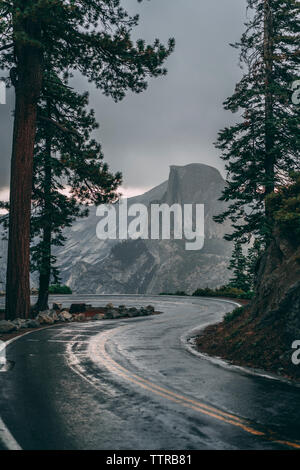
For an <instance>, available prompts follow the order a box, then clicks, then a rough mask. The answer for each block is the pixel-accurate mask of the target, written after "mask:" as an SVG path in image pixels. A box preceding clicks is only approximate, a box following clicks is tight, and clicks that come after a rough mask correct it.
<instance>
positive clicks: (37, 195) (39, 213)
mask: <svg viewBox="0 0 300 470" xmlns="http://www.w3.org/2000/svg"><path fill="white" fill-rule="evenodd" d="M87 104H88V95H87V93H85V94H83V95H79V94H78V93H76V92H75V91H74V90H72V89H71V88H69V87H68V86H66V85H65V84H64V83H63V81H62V80H61V79H60V78H59V77H58V76H57V75H55V74H53V73H52V72H48V73H47V75H46V74H45V77H44V86H43V90H42V100H41V102H40V104H39V107H38V127H37V136H36V147H35V157H34V179H33V213H32V220H31V224H32V237H33V246H32V249H31V251H32V271H38V273H39V296H38V301H37V304H36V306H35V309H36V310H37V311H41V310H46V309H47V308H48V295H49V284H50V280H51V277H52V279H53V281H54V282H57V281H58V269H57V267H56V258H55V256H53V254H52V250H51V247H52V246H61V245H63V243H64V241H65V237H64V235H63V229H64V228H65V227H68V226H70V225H71V224H72V222H73V221H74V220H75V218H76V217H84V216H87V215H88V212H89V209H88V204H91V203H94V204H96V205H98V204H102V203H108V202H113V201H114V200H115V199H116V197H117V194H116V190H117V187H118V185H119V184H120V182H121V174H120V173H117V174H116V175H113V174H111V173H110V172H109V171H108V167H107V165H106V164H104V163H103V155H102V152H101V147H100V145H99V144H98V143H97V142H96V141H95V140H93V139H91V133H92V132H93V130H94V129H96V128H97V127H98V125H97V123H96V121H95V117H94V112H93V111H90V112H87V111H86V109H85V108H86V106H87ZM65 188H68V192H67V193H66V192H63V190H64V189H65Z"/></svg>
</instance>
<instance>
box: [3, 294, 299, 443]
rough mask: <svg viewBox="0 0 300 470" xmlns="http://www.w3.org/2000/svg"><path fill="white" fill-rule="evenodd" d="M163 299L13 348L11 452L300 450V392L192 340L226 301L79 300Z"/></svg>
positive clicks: (7, 431)
mask: <svg viewBox="0 0 300 470" xmlns="http://www.w3.org/2000/svg"><path fill="white" fill-rule="evenodd" d="M74 300H75V301H80V300H83V301H86V302H87V303H92V304H94V305H100V304H101V305H105V304H106V303H108V302H112V303H114V304H115V305H119V304H124V303H125V304H126V305H134V306H142V305H148V304H152V305H155V307H156V310H160V311H163V312H164V314H163V315H158V316H152V317H145V318H135V319H126V320H111V321H109V320H107V321H99V322H92V323H82V324H75V323H74V324H73V323H71V324H67V325H63V326H61V325H59V326H55V327H51V328H48V329H45V330H41V331H37V332H34V333H32V334H29V335H25V336H23V337H22V338H20V339H18V340H17V341H15V342H13V343H12V344H10V345H9V346H8V348H7V358H8V360H9V361H10V362H9V364H10V365H11V367H10V368H8V369H9V370H7V371H6V372H1V373H0V417H1V419H0V449H5V448H16V447H18V446H19V447H20V448H22V449H45V450H46V449H116V450H131V449H136V450H138V449H145V450H150V449H156V450H172V449H181V450H192V449H294V448H300V442H299V439H300V431H299V418H300V393H299V388H298V389H297V388H295V387H293V386H290V385H288V384H283V383H280V382H277V381H275V380H270V379H266V378H261V377H255V376H249V375H247V374H245V373H243V372H236V371H235V370H230V369H229V370H228V369H223V368H221V367H218V366H217V365H214V364H212V363H210V362H208V361H206V360H203V359H200V358H199V357H196V356H194V355H192V354H191V353H190V352H188V350H186V349H185V347H184V344H183V343H182V339H181V338H182V337H183V336H184V334H185V333H187V332H188V331H189V330H191V329H192V328H195V327H198V326H199V327H200V326H201V325H204V324H207V323H215V322H216V321H218V320H220V319H221V318H222V317H223V316H224V314H225V313H226V312H228V311H230V310H232V308H233V307H234V306H233V305H232V304H230V303H227V302H225V301H222V300H213V299H198V298H177V297H142V296H126V298H124V296H109V297H108V296H105V297H101V296H86V297H84V296H80V297H79V296H78V297H75V296H72V298H71V299H70V297H66V298H64V299H62V301H63V303H64V305H65V306H66V304H67V303H68V302H69V303H70V302H71V301H74Z"/></svg>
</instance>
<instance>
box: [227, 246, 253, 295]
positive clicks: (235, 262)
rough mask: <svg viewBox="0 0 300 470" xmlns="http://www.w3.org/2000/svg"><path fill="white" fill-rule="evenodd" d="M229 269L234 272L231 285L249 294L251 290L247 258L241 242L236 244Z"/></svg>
mask: <svg viewBox="0 0 300 470" xmlns="http://www.w3.org/2000/svg"><path fill="white" fill-rule="evenodd" d="M229 269H230V270H231V271H232V272H233V277H232V278H231V279H230V281H229V285H230V286H231V287H235V288H236V289H242V290H243V291H245V292H247V291H248V290H249V289H250V282H249V277H248V275H247V258H246V256H245V255H244V253H243V248H242V244H241V242H239V241H236V242H235V246H234V250H233V252H232V258H231V261H230V264H229Z"/></svg>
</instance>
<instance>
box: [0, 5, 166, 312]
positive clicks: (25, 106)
mask: <svg viewBox="0 0 300 470" xmlns="http://www.w3.org/2000/svg"><path fill="white" fill-rule="evenodd" d="M0 18H1V20H0V41H1V43H2V45H1V46H0V67H2V68H6V69H8V68H9V69H10V81H11V83H12V84H13V86H14V87H15V94H16V104H15V117H14V137H13V149H12V159H11V187H10V215H9V217H10V221H9V245H8V263H7V282H6V317H7V318H15V317H24V316H25V317H26V316H28V314H29V310H30V298H29V263H30V215H31V191H32V178H33V153H34V145H35V134H36V122H37V107H38V101H39V97H40V94H41V90H42V86H43V78H44V73H45V70H46V67H45V62H46V61H45V58H46V57H51V60H52V67H53V72H56V73H57V74H63V75H64V77H65V78H66V79H67V78H70V76H71V74H72V71H74V70H75V71H79V72H80V73H82V74H83V75H84V76H86V77H87V78H88V79H89V80H90V81H92V82H94V83H95V84H96V86H97V87H99V88H101V89H102V90H103V92H104V93H105V94H106V95H110V96H112V97H113V98H114V99H115V100H119V99H122V98H123V97H124V96H125V93H126V91H127V90H131V91H133V92H136V93H139V92H141V91H143V90H145V88H146V87H147V78H148V77H151V76H152V77H157V76H160V75H163V74H165V73H166V71H165V69H164V68H163V67H162V65H163V63H164V61H165V60H166V58H167V57H168V56H169V55H170V53H171V52H172V50H173V48H174V41H173V40H170V41H169V44H168V46H167V47H165V46H163V45H162V44H161V43H160V42H159V40H155V42H154V44H152V45H145V42H144V41H142V40H139V41H138V42H137V43H136V44H134V43H133V41H132V40H131V32H132V29H133V27H134V26H136V25H137V23H138V17H137V16H133V17H130V16H129V15H128V14H127V13H126V11H125V10H124V9H123V8H121V7H120V0H99V1H97V2H95V1H90V0H80V1H79V0H72V1H71V2H66V1H64V0H43V1H39V0H13V1H12V2H4V1H1V2H0ZM20 234H22V236H20Z"/></svg>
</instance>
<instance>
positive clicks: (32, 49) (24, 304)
mask: <svg viewBox="0 0 300 470" xmlns="http://www.w3.org/2000/svg"><path fill="white" fill-rule="evenodd" d="M26 31H27V33H28V34H29V36H30V37H31V38H32V37H34V38H37V39H39V35H40V28H39V27H38V26H37V24H30V25H28V24H27V26H26ZM15 54H16V61H17V77H18V78H17V82H16V83H15V84H14V85H15V90H16V105H15V119H14V134H13V149H12V159H11V182H10V211H9V241H8V261H7V278H6V318H7V319H14V318H18V317H19V318H27V317H28V316H29V313H30V281H29V270H30V215H31V194H32V171H33V152H34V143H35V133H36V115H37V103H38V98H39V95H40V91H41V86H42V54H41V52H40V50H39V48H38V47H37V46H32V45H20V46H19V45H16V47H15Z"/></svg>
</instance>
